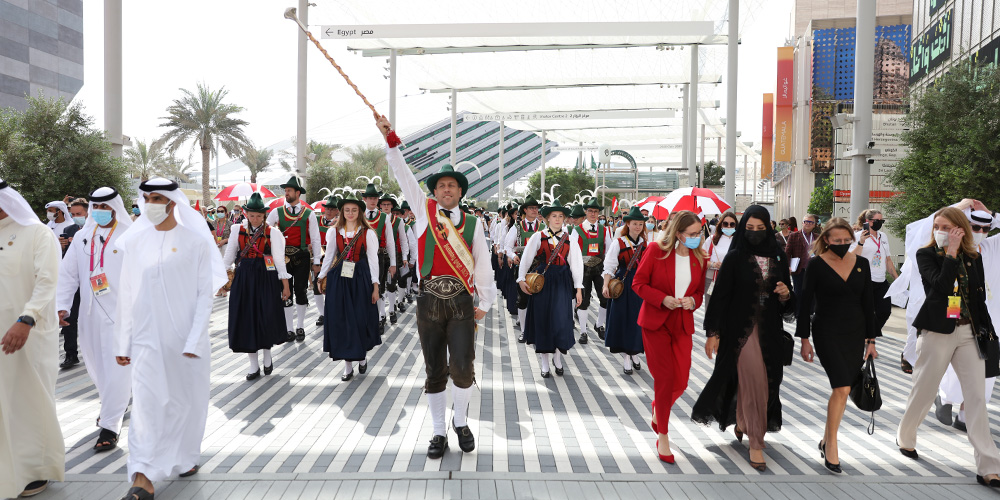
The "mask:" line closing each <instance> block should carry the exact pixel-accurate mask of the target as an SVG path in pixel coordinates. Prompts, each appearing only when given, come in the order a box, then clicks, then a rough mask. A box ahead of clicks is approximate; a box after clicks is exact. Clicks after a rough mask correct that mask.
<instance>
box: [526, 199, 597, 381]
mask: <svg viewBox="0 0 1000 500" xmlns="http://www.w3.org/2000/svg"><path fill="white" fill-rule="evenodd" d="M569 213H570V210H569V208H568V207H564V206H562V205H560V204H559V201H558V200H555V201H553V203H552V204H551V205H549V206H546V207H544V208H542V210H541V214H542V217H543V218H544V219H545V224H546V226H545V228H544V229H543V230H541V231H538V232H535V233H534V234H532V235H531V238H529V239H528V242H527V244H526V245H525V246H524V254H522V256H521V265H520V267H519V268H518V276H517V284H518V286H520V287H521V291H522V292H524V293H525V294H527V295H528V311H527V315H526V316H525V320H524V322H525V325H524V326H525V328H524V340H525V342H526V343H528V344H531V345H534V346H535V352H537V353H538V354H539V355H540V356H541V365H542V378H549V377H550V376H551V375H550V374H549V359H550V358H551V360H552V365H553V366H555V372H556V375H559V376H562V374H563V364H562V355H563V354H566V352H567V351H569V349H570V348H571V347H573V345H574V344H575V343H576V340H575V336H574V335H573V334H574V327H575V326H574V325H575V323H574V321H573V316H574V311H575V310H576V308H577V307H579V306H580V303H581V302H583V255H582V253H581V252H580V244H579V243H578V242H577V239H578V238H579V235H578V234H576V232H575V231H567V229H566V227H565V226H564V222H565V221H566V217H567V216H568V215H569ZM536 256H537V257H538V261H537V262H535V257H536ZM529 272H537V273H544V276H545V286H544V287H542V290H541V291H540V292H538V293H535V294H532V293H531V291H530V290H529V289H528V283H527V281H526V277H527V274H528V273H529ZM574 299H575V300H574Z"/></svg>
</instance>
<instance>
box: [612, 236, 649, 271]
mask: <svg viewBox="0 0 1000 500" xmlns="http://www.w3.org/2000/svg"><path fill="white" fill-rule="evenodd" d="M622 238H625V244H626V245H627V246H628V248H632V247H634V246H636V245H640V244H642V242H643V241H645V238H643V237H642V236H640V237H639V242H638V243H634V244H633V243H632V241H631V240H629V239H628V237H627V236H623V237H622ZM621 241H622V240H621V239H620V238H615V239H614V241H612V242H611V244H610V245H608V252H607V254H606V255H605V256H604V274H606V275H608V276H614V275H615V273H616V272H618V256H619V255H620V254H621V253H622V249H621V246H620V245H621Z"/></svg>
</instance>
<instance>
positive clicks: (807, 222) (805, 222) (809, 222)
mask: <svg viewBox="0 0 1000 500" xmlns="http://www.w3.org/2000/svg"><path fill="white" fill-rule="evenodd" d="M802 224H803V225H805V224H815V222H813V221H811V220H804V221H802Z"/></svg>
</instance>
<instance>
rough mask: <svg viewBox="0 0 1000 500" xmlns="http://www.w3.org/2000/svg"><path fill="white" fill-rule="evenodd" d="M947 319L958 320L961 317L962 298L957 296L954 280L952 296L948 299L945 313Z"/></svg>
mask: <svg viewBox="0 0 1000 500" xmlns="http://www.w3.org/2000/svg"><path fill="white" fill-rule="evenodd" d="M945 312H946V316H947V317H948V318H949V319H960V318H961V317H962V297H961V296H959V294H958V280H957V279H956V280H955V291H954V295H952V296H950V297H948V309H947V310H946V311H945Z"/></svg>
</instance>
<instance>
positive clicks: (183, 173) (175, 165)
mask: <svg viewBox="0 0 1000 500" xmlns="http://www.w3.org/2000/svg"><path fill="white" fill-rule="evenodd" d="M194 169H195V166H194V164H193V163H190V162H186V161H184V160H182V159H180V158H177V157H176V156H171V157H170V158H164V159H163V161H161V162H160V163H159V165H158V167H157V169H156V172H155V173H156V174H157V175H162V176H163V177H166V178H168V179H172V180H174V181H175V182H191V174H193V173H194Z"/></svg>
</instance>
